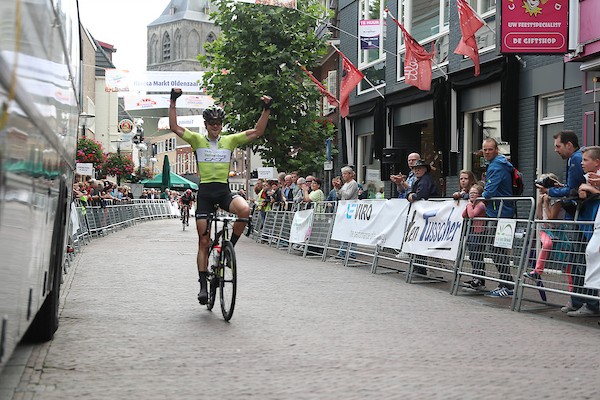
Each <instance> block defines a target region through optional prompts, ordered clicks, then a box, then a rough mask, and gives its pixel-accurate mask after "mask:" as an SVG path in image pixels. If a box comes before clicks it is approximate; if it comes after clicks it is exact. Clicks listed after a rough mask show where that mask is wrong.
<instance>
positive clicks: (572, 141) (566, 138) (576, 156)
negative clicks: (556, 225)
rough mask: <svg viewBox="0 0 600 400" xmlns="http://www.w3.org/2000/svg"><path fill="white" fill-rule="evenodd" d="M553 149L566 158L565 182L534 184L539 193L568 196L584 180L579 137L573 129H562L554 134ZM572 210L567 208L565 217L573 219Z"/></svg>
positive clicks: (551, 195)
mask: <svg viewBox="0 0 600 400" xmlns="http://www.w3.org/2000/svg"><path fill="white" fill-rule="evenodd" d="M554 151H555V152H556V153H557V154H558V155H559V156H560V157H561V158H562V159H563V160H567V180H566V183H565V184H561V185H556V186H554V187H550V188H546V187H543V186H541V185H536V187H537V188H538V190H539V192H540V194H548V195H549V196H550V197H569V196H571V195H572V193H573V191H576V190H577V189H578V188H579V185H581V184H582V183H584V182H585V177H584V176H583V168H582V166H581V158H582V154H581V150H580V149H579V139H578V138H577V135H576V134H575V132H573V131H569V130H564V131H560V132H559V133H557V134H556V135H554ZM574 217H575V215H574V211H573V210H567V215H566V218H567V219H569V220H573V218H574Z"/></svg>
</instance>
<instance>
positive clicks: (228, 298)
mask: <svg viewBox="0 0 600 400" xmlns="http://www.w3.org/2000/svg"><path fill="white" fill-rule="evenodd" d="M223 246H224V247H223V249H221V260H222V265H221V268H220V273H221V279H220V288H221V290H220V293H221V312H222V313H223V318H225V321H229V320H230V319H231V317H232V315H233V308H234V307H235V294H236V289H237V264H236V261H235V250H234V249H233V245H232V244H231V242H224V243H223Z"/></svg>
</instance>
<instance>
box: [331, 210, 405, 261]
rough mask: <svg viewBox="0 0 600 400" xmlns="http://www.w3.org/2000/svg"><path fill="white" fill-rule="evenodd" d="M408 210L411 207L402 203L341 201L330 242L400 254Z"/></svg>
mask: <svg viewBox="0 0 600 400" xmlns="http://www.w3.org/2000/svg"><path fill="white" fill-rule="evenodd" d="M409 206H410V203H409V202H408V201H407V200H405V199H391V200H387V201H382V200H341V201H340V202H339V203H338V207H337V212H336V214H335V222H334V224H333V232H332V233H331V238H332V239H334V240H339V241H341V242H351V243H356V244H362V245H367V246H376V245H379V246H382V247H389V248H392V249H398V250H399V249H400V248H401V247H402V238H403V236H404V231H405V227H406V216H407V213H408V209H409Z"/></svg>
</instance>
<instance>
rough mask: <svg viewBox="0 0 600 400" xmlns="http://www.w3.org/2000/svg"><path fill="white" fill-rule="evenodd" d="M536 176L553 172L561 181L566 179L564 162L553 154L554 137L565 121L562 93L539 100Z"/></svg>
mask: <svg viewBox="0 0 600 400" xmlns="http://www.w3.org/2000/svg"><path fill="white" fill-rule="evenodd" d="M539 110H540V111H539V114H540V115H539V130H538V132H539V133H538V154H539V157H538V160H537V168H538V175H539V174H543V173H549V172H553V173H555V174H556V175H557V176H558V178H559V179H560V180H561V181H564V180H565V179H566V167H565V162H564V161H563V160H562V159H561V158H560V157H559V156H558V155H556V153H555V152H554V135H555V134H557V133H558V132H560V131H562V130H563V128H564V124H563V122H564V119H565V115H564V114H565V98H564V95H563V94H562V93H558V94H553V95H550V96H544V97H541V98H540V99H539Z"/></svg>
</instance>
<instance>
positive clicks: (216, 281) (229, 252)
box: [206, 214, 248, 321]
mask: <svg viewBox="0 0 600 400" xmlns="http://www.w3.org/2000/svg"><path fill="white" fill-rule="evenodd" d="M236 221H244V222H248V218H238V217H237V216H235V215H234V216H230V215H215V214H210V215H209V216H208V221H207V224H206V230H207V233H208V230H209V228H210V226H211V224H212V225H213V228H212V229H210V231H211V240H210V247H209V250H208V302H207V303H206V307H207V308H208V309H209V310H212V309H213V307H214V305H215V300H216V297H217V289H218V290H219V297H220V301H221V313H222V314H223V318H224V319H225V321H229V320H230V319H231V317H232V316H233V309H234V307H235V296H236V292H237V263H236V259H235V249H234V247H233V244H232V243H231V241H230V240H229V231H230V230H231V228H232V226H233V223H234V222H236ZM219 223H220V224H221V229H220V230H219Z"/></svg>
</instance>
